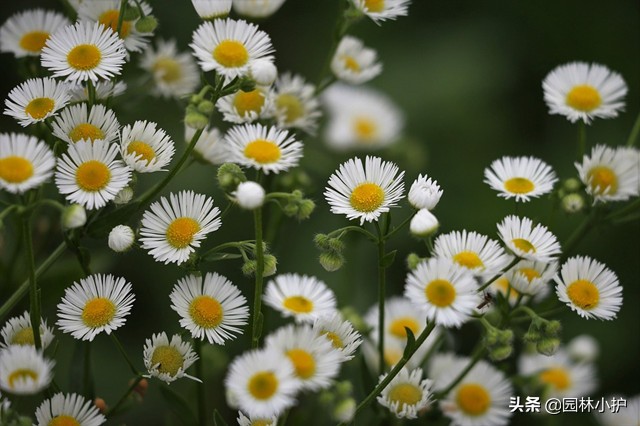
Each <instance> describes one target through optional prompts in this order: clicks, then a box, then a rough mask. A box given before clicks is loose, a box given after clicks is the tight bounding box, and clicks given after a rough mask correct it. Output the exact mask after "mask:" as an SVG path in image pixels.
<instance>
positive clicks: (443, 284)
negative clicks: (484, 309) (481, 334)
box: [404, 258, 480, 327]
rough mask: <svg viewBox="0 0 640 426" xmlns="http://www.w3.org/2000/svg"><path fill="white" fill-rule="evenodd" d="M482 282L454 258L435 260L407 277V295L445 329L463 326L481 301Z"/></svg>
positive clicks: (427, 261)
mask: <svg viewBox="0 0 640 426" xmlns="http://www.w3.org/2000/svg"><path fill="white" fill-rule="evenodd" d="M477 291H478V283H477V282H476V280H475V278H474V277H473V274H472V273H471V272H470V271H469V270H468V269H466V268H463V267H461V266H459V265H457V264H455V263H454V262H453V261H451V260H450V259H445V258H431V259H429V260H426V261H424V262H421V263H419V264H418V266H417V267H416V269H414V270H413V271H411V272H410V273H409V275H408V276H407V281H406V285H405V290H404V295H405V297H406V298H407V299H409V300H411V301H412V302H413V303H414V304H416V305H418V306H419V307H421V309H423V310H424V311H426V314H427V318H428V319H429V320H432V321H435V322H436V324H438V325H442V326H444V327H460V326H461V325H462V324H463V323H465V322H466V321H467V320H469V319H470V316H471V314H472V313H473V312H474V310H475V308H476V306H477V305H478V303H479V302H480V299H479V296H478V293H477Z"/></svg>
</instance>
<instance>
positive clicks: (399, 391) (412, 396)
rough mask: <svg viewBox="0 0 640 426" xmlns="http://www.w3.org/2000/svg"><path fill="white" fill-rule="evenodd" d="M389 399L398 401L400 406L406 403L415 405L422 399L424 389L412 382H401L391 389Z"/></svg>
mask: <svg viewBox="0 0 640 426" xmlns="http://www.w3.org/2000/svg"><path fill="white" fill-rule="evenodd" d="M389 399H390V400H391V402H397V403H398V407H399V408H400V407H402V406H403V405H405V404H406V405H414V404H417V403H418V402H420V400H421V399H422V389H420V388H419V387H417V386H415V385H412V384H411V383H401V384H399V385H396V386H394V387H393V388H392V389H391V390H390V391H389Z"/></svg>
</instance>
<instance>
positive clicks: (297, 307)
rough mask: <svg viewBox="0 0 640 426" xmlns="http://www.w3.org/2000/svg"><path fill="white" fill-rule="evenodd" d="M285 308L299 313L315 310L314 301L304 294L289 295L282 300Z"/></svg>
mask: <svg viewBox="0 0 640 426" xmlns="http://www.w3.org/2000/svg"><path fill="white" fill-rule="evenodd" d="M282 304H283V305H284V307H285V308H287V309H288V310H290V311H293V312H295V313H297V314H306V313H309V312H311V311H313V302H312V301H311V300H309V299H307V298H306V297H304V296H289V297H287V298H286V299H284V301H283V302H282Z"/></svg>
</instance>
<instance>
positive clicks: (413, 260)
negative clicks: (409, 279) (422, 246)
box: [407, 253, 422, 270]
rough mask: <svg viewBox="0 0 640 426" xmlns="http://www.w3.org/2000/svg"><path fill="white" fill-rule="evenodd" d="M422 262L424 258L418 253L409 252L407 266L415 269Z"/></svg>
mask: <svg viewBox="0 0 640 426" xmlns="http://www.w3.org/2000/svg"><path fill="white" fill-rule="evenodd" d="M420 262H422V258H421V257H420V256H418V255H417V254H416V253H409V255H408V256H407V268H409V269H411V270H414V269H416V268H417V267H418V264H419V263H420Z"/></svg>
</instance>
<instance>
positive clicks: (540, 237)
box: [498, 215, 561, 262]
mask: <svg viewBox="0 0 640 426" xmlns="http://www.w3.org/2000/svg"><path fill="white" fill-rule="evenodd" d="M498 235H499V236H500V239H501V240H502V242H503V243H504V244H505V245H506V246H507V248H508V249H509V250H511V251H512V252H513V254H515V255H516V256H518V257H521V258H523V259H528V260H534V261H538V262H551V261H552V260H553V259H554V258H555V257H557V256H558V255H559V254H560V253H561V250H560V244H559V243H558V239H557V238H556V236H555V235H553V234H552V233H551V232H549V231H548V230H547V227H546V226H543V225H540V224H538V225H536V226H535V227H534V226H533V222H532V221H531V219H529V218H526V217H524V218H520V217H517V216H514V215H510V216H507V217H505V218H504V220H503V221H502V222H501V223H499V224H498Z"/></svg>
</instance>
